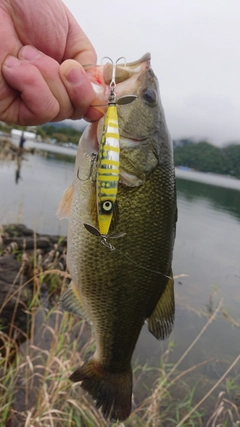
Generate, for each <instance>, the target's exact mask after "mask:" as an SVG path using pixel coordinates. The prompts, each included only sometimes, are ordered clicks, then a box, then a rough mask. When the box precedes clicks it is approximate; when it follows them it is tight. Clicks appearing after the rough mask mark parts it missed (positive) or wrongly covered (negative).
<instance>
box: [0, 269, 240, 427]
mask: <svg viewBox="0 0 240 427" xmlns="http://www.w3.org/2000/svg"><path fill="white" fill-rule="evenodd" d="M34 271H35V273H34V275H35V276H34V280H33V283H34V292H35V294H34V297H33V300H32V301H29V306H28V307H27V308H26V310H27V311H28V313H29V318H30V320H31V322H30V325H31V328H30V336H29V337H27V336H26V341H25V342H24V343H23V344H22V345H21V346H20V348H18V347H17V345H16V344H15V342H14V340H13V338H10V337H9V336H7V335H6V334H4V332H3V331H1V330H0V338H1V340H2V342H3V345H4V349H5V353H4V356H3V355H2V356H1V357H0V377H1V383H0V425H1V426H7V427H21V426H24V427H31V426H34V427H35V426H36V427H75V426H76V427H78V426H79V427H80V426H81V427H96V426H99V427H107V426H109V425H110V424H109V423H108V422H106V421H105V420H104V419H103V418H102V417H101V414H100V413H99V411H97V410H96V409H95V407H94V405H93V403H92V401H91V399H90V398H89V397H88V395H87V394H85V392H84V391H83V390H82V389H81V387H80V386H79V384H72V383H71V382H70V381H69V380H68V377H69V375H70V374H71V373H72V370H73V369H74V367H76V366H78V365H81V364H82V363H83V361H84V359H86V357H87V356H88V355H89V354H91V353H93V351H94V341H93V339H91V338H90V336H91V334H90V327H89V326H88V325H87V324H86V323H85V322H84V321H82V320H81V319H79V318H77V316H72V315H69V314H67V313H62V312H61V311H60V310H59V308H58V306H57V304H55V305H54V306H53V307H51V308H46V306H47V304H46V301H44V300H43V299H42V296H41V294H40V289H41V286H40V285H41V282H42V281H43V280H47V278H49V277H50V278H51V280H50V283H51V289H52V290H54V291H55V292H56V294H57V295H58V294H59V286H63V287H64V286H66V283H65V282H66V279H68V275H67V273H66V272H64V271H59V270H57V269H52V270H47V271H45V272H39V271H37V270H36V269H35V270H34ZM19 274H21V271H20V272H19ZM21 286H22V287H23V288H24V286H26V284H25V283H23V284H22V285H21ZM15 296H16V295H15ZM10 297H11V296H10V295H8V296H7V299H9V298H10ZM7 302H8V301H7V300H6V301H5V304H7ZM44 307H45V308H44ZM221 310H222V301H220V303H219V304H218V307H217V308H216V309H215V311H214V312H213V313H212V315H211V316H210V317H209V318H208V320H206V323H205V326H204V327H203V328H202V330H201V331H200V332H199V334H198V336H197V337H196V338H195V339H194V341H193V342H192V343H191V345H190V346H189V347H188V348H187V349H186V351H185V352H184V354H183V355H182V356H181V357H180V358H179V360H178V362H177V363H175V364H172V363H171V355H172V354H173V353H174V344H173V342H170V343H169V345H168V348H167V349H166V351H165V352H164V353H163V355H162V357H161V360H160V363H159V367H158V368H155V367H152V366H149V365H147V364H146V365H144V366H140V365H139V364H137V362H135V364H134V366H133V368H134V369H133V372H134V384H135V385H134V393H133V411H132V414H131V416H130V418H129V419H128V420H126V421H125V422H124V423H116V424H115V426H119V427H130V426H131V427H161V426H164V427H172V426H176V427H180V426H194V427H210V426H211V427H220V426H223V427H224V426H229V427H236V426H239V425H240V421H239V420H240V414H239V406H240V382H239V377H235V378H234V377H233V376H229V375H230V373H231V371H232V370H233V369H234V368H236V366H238V367H239V361H240V354H239V355H238V356H237V357H236V359H235V360H234V361H233V362H232V363H230V364H229V366H228V368H227V369H226V371H225V372H224V373H223V375H222V376H221V378H219V380H218V381H217V382H216V383H215V384H213V385H212V384H210V385H209V387H208V389H207V390H206V386H205V387H204V389H203V392H202V395H201V397H200V398H199V389H200V385H199V377H198V376H197V375H196V380H194V381H193V378H194V373H196V372H198V370H199V368H201V366H202V365H204V364H207V363H209V362H210V361H212V359H211V360H204V361H202V362H200V363H198V364H196V365H195V366H191V367H189V368H188V369H186V370H181V363H182V361H183V360H184V359H185V358H186V356H187V355H188V354H189V352H190V351H191V350H192V348H193V346H194V345H195V344H196V343H197V342H199V340H201V337H202V335H203V334H204V333H205V332H206V330H207V329H208V328H209V327H211V324H212V322H213V321H214V320H215V319H216V316H217V315H218V314H219V313H220V312H221ZM15 315H16V313H13V317H14V316H15ZM13 321H14V318H13V319H12V325H13V324H14V322H13ZM12 335H14V334H12ZM2 354H3V353H2ZM13 354H14V355H15V357H14V358H13V356H12V355H13ZM149 376H150V377H151V378H152V377H153V376H154V378H155V383H154V386H153V387H152V385H151V386H149V381H148V378H149ZM151 384H152V383H151ZM200 394H201V393H200ZM111 425H112V424H111Z"/></svg>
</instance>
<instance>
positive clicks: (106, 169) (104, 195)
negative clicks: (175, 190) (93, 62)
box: [84, 57, 136, 241]
mask: <svg viewBox="0 0 240 427" xmlns="http://www.w3.org/2000/svg"><path fill="white" fill-rule="evenodd" d="M106 58H107V59H109V60H110V61H111V62H112V79H111V83H110V95H109V99H108V104H107V105H108V106H107V111H106V114H105V117H104V124H103V132H102V137H101V141H100V145H99V152H98V164H97V179H96V193H97V217H98V227H99V230H97V229H96V228H95V227H93V226H91V225H89V224H84V225H85V227H86V228H87V230H88V231H89V232H90V233H92V234H94V235H97V236H98V235H100V236H102V237H103V238H104V239H106V237H111V236H109V229H110V225H111V222H112V218H113V212H114V208H115V205H116V198H117V192H118V182H119V174H120V145H119V141H120V135H119V127H118V112H117V105H118V104H120V105H124V104H129V103H130V102H132V101H134V100H135V99H136V96H135V95H127V96H123V97H121V98H119V99H118V100H117V99H116V94H115V88H116V80H115V76H116V67H117V63H118V62H119V60H120V59H123V58H119V59H118V60H117V61H116V63H115V64H114V63H113V61H112V60H111V59H110V58H108V57H106ZM120 234H121V235H123V234H125V233H120ZM114 237H119V236H114ZM104 241H105V240H104Z"/></svg>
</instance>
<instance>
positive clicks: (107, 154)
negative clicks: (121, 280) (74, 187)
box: [97, 103, 120, 236]
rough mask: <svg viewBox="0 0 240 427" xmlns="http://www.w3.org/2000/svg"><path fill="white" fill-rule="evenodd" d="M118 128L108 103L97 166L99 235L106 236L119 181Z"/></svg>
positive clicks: (112, 108)
mask: <svg viewBox="0 0 240 427" xmlns="http://www.w3.org/2000/svg"><path fill="white" fill-rule="evenodd" d="M119 153H120V148H119V129H118V114H117V107H116V104H115V103H112V104H109V105H108V108H107V112H106V115H105V119H104V125H103V133H102V138H101V142H100V146H99V154H98V168H97V212H98V226H99V232H100V234H101V235H104V236H107V235H108V232H109V228H110V225H111V221H112V217H113V210H114V206H115V203H116V197H117V191H118V181H119V167H120V162H119Z"/></svg>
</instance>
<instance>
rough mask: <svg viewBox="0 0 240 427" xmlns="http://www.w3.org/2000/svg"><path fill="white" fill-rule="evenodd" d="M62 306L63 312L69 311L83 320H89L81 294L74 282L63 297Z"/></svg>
mask: <svg viewBox="0 0 240 427" xmlns="http://www.w3.org/2000/svg"><path fill="white" fill-rule="evenodd" d="M60 306H61V308H62V310H64V311H68V312H69V313H72V314H77V315H78V316H80V317H82V318H83V319H85V320H88V319H87V314H86V311H85V309H84V307H83V303H82V298H81V295H80V292H79V290H78V288H77V286H76V285H75V283H74V282H73V281H71V283H70V285H69V286H68V288H67V290H66V291H65V292H64V293H63V295H62V296H61V298H60Z"/></svg>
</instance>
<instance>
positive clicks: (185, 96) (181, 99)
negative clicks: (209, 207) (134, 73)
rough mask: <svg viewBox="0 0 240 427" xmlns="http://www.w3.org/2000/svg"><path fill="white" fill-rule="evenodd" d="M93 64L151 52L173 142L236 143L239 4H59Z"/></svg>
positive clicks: (181, 0) (172, 0)
mask: <svg viewBox="0 0 240 427" xmlns="http://www.w3.org/2000/svg"><path fill="white" fill-rule="evenodd" d="M64 2H65V4H66V5H67V6H68V8H69V9H70V10H71V12H72V13H73V15H74V16H75V18H76V19H77V21H78V22H79V24H80V25H81V27H82V28H83V30H84V31H85V33H86V34H87V36H88V37H89V39H90V40H91V42H92V43H93V45H94V47H95V49H96V52H97V55H98V60H99V62H100V60H101V58H102V57H103V56H110V57H111V58H112V59H113V60H114V59H117V58H118V57H120V56H125V57H126V59H127V61H128V62H131V61H134V60H136V59H139V58H140V57H141V56H142V55H143V54H144V53H146V52H151V54H152V68H153V70H154V72H155V74H156V75H157V77H158V80H159V84H160V91H161V98H162V102H163V106H164V109H165V114H166V119H167V122H168V127H169V130H170V133H171V135H172V137H173V138H181V137H195V138H197V139H199V138H208V140H209V141H210V142H213V143H214V144H217V145H222V144H224V143H226V142H228V141H239V142H240V0H64Z"/></svg>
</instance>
